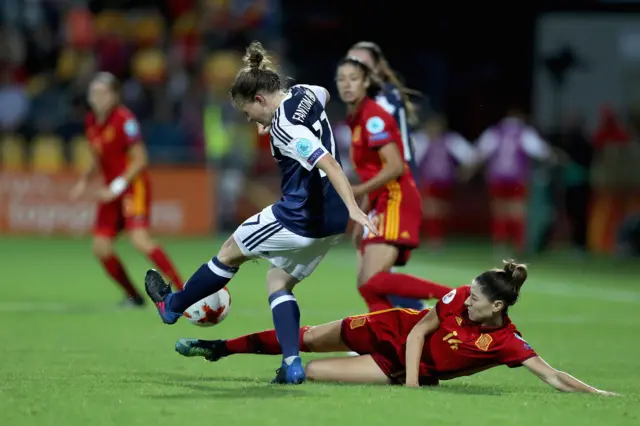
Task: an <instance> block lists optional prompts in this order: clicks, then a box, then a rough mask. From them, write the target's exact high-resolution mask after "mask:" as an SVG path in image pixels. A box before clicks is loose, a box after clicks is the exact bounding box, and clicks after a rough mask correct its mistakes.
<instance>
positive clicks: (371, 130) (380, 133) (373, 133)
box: [364, 114, 399, 148]
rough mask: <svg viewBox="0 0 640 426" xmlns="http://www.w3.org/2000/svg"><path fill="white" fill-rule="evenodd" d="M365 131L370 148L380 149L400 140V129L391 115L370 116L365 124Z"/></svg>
mask: <svg viewBox="0 0 640 426" xmlns="http://www.w3.org/2000/svg"><path fill="white" fill-rule="evenodd" d="M364 130H365V135H366V140H367V145H368V146H369V147H370V148H379V147H381V146H383V145H386V144H388V143H390V142H394V139H397V138H399V132H398V127H397V126H396V123H395V121H393V118H392V117H391V116H389V115H387V116H383V115H382V114H372V115H370V116H368V117H367V118H366V120H365V123H364Z"/></svg>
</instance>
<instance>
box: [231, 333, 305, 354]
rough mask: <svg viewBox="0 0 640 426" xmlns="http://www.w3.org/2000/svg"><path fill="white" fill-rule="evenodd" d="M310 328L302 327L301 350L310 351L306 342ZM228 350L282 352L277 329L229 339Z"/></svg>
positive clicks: (237, 352)
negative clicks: (306, 334)
mask: <svg viewBox="0 0 640 426" xmlns="http://www.w3.org/2000/svg"><path fill="white" fill-rule="evenodd" d="M308 329H309V327H302V328H300V350H301V351H302V352H309V348H307V346H306V345H305V344H304V333H306V331H307V330H308ZM227 351H228V352H229V354H260V355H279V354H281V353H282V349H281V348H280V343H279V342H278V338H277V337H276V331H275V330H266V331H261V332H259V333H254V334H247V335H246V336H241V337H238V338H235V339H231V340H227Z"/></svg>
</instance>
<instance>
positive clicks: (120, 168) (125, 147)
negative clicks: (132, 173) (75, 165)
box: [85, 105, 145, 184]
mask: <svg viewBox="0 0 640 426" xmlns="http://www.w3.org/2000/svg"><path fill="white" fill-rule="evenodd" d="M85 131H86V134H87V139H88V140H89V144H90V146H91V148H92V149H93V151H94V152H95V154H96V157H97V158H98V164H99V165H100V170H101V171H102V175H103V177H104V181H105V183H106V184H109V183H110V182H111V181H112V180H114V179H115V178H117V177H118V176H120V175H122V174H123V173H124V171H125V170H126V168H127V163H128V161H129V160H128V152H129V148H130V147H131V145H133V144H136V143H142V134H141V132H140V125H139V124H138V120H136V118H135V116H134V115H133V113H132V112H131V111H130V110H129V109H128V108H126V107H124V106H121V105H120V106H117V107H115V108H114V109H113V110H112V111H111V112H110V113H109V115H108V116H107V118H106V120H104V122H102V123H98V122H97V120H96V117H95V116H94V114H93V113H92V112H90V113H89V114H87V117H86V119H85ZM144 174H145V172H144V171H143V172H142V176H141V177H143V178H144Z"/></svg>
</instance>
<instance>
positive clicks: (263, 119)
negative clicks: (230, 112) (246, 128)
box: [238, 95, 273, 126]
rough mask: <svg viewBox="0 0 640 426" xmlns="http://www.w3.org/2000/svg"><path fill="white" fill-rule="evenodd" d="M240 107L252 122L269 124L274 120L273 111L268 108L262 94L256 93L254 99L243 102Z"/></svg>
mask: <svg viewBox="0 0 640 426" xmlns="http://www.w3.org/2000/svg"><path fill="white" fill-rule="evenodd" d="M238 108H239V109H240V110H241V111H242V112H243V113H244V115H245V116H246V117H247V120H248V121H250V122H254V123H260V124H262V125H263V126H268V125H270V124H271V120H273V112H272V111H271V110H270V109H269V108H268V105H267V101H266V100H265V98H263V97H262V96H261V95H256V97H255V99H253V100H252V101H245V102H242V104H241V105H239V107H238Z"/></svg>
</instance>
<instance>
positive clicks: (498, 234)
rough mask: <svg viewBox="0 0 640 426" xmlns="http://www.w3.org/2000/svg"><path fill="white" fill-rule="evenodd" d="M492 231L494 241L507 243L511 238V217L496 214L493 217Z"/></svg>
mask: <svg viewBox="0 0 640 426" xmlns="http://www.w3.org/2000/svg"><path fill="white" fill-rule="evenodd" d="M491 233H492V236H493V242H494V243H506V242H507V241H508V240H509V219H507V218H504V217H500V216H498V217H496V216H494V217H493V218H492V219H491Z"/></svg>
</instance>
